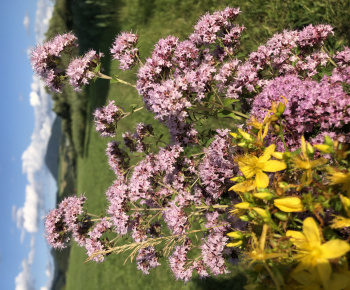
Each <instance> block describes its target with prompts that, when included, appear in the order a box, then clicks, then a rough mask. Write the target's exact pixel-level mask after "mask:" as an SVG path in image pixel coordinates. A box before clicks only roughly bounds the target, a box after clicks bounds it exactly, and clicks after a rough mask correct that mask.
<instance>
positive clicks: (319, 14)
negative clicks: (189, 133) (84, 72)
mask: <svg viewBox="0 0 350 290" xmlns="http://www.w3.org/2000/svg"><path fill="white" fill-rule="evenodd" d="M349 3H350V2H349V1H341V0H331V1H313V2H312V3H311V1H306V0H303V1H279V0H278V1H277V0H274V1H263V0H256V1H253V0H251V1H248V0H245V1H242V0H236V1H221V0H202V1H195V0H129V1H126V0H124V1H118V0H114V1H113V0H104V1H102V0H101V1H98V0H95V1H93V0H86V1H78V0H57V1H56V6H55V11H54V15H53V18H52V20H51V23H50V28H49V30H48V32H47V38H51V37H52V36H54V35H56V34H57V33H63V32H67V31H71V30H72V31H73V32H74V33H75V34H76V36H77V37H78V39H79V44H80V46H79V50H77V51H75V54H77V55H78V54H82V53H84V52H86V51H87V50H88V49H90V48H93V49H95V50H97V51H100V52H102V53H104V54H105V57H104V58H103V61H102V67H103V68H104V73H105V74H107V75H118V76H119V78H120V79H123V80H126V81H128V82H130V83H135V81H136V73H137V68H134V69H132V70H130V71H126V72H122V71H120V70H118V63H117V62H116V61H112V60H111V56H110V54H109V48H110V47H111V46H112V42H113V40H114V38H115V36H116V35H117V34H119V33H120V32H121V31H133V32H137V34H138V35H139V46H140V55H141V59H145V58H146V57H148V56H149V55H150V54H151V51H152V49H153V47H154V44H155V43H157V41H158V40H159V39H160V38H164V37H166V36H168V35H174V36H177V37H179V38H180V40H184V39H185V38H186V37H187V36H188V35H189V34H190V33H191V32H192V31H193V26H194V24H195V23H196V21H197V19H198V17H199V16H200V15H202V14H204V13H205V12H207V11H210V12H214V11H217V10H220V9H222V8H225V7H226V6H231V7H241V10H242V14H241V16H240V17H238V19H237V23H238V24H240V25H242V24H243V25H244V26H245V27H246V30H245V32H244V33H243V37H242V41H241V42H242V52H241V54H243V55H247V54H248V52H250V51H252V50H254V49H256V48H257V47H258V45H260V44H263V43H264V42H265V41H266V40H267V39H268V38H269V37H271V36H272V35H273V34H274V33H276V32H278V31H282V30H283V29H296V28H302V27H303V26H305V25H308V24H310V23H313V24H319V23H329V24H332V25H333V26H334V27H335V33H336V36H337V37H336V38H334V39H333V40H331V41H330V42H329V43H327V45H328V46H329V48H330V49H332V47H333V48H334V47H340V46H343V45H348V43H349V41H350V27H349V26H350V23H349V21H348V19H350V4H349ZM335 40H336V41H335ZM53 99H54V101H55V105H54V111H55V112H56V113H57V114H58V115H59V116H61V118H62V137H61V145H60V167H59V184H58V185H59V192H58V202H59V201H60V200H61V199H63V198H64V197H66V196H68V195H71V194H85V196H86V197H87V206H88V212H89V213H92V214H97V215H99V214H100V213H103V211H104V210H105V209H106V206H107V201H106V198H105V192H106V190H107V188H108V187H109V186H110V185H112V183H113V180H114V178H115V176H114V173H113V172H112V171H111V170H110V169H109V166H108V164H107V157H106V155H105V149H106V145H107V142H109V141H111V140H113V139H112V138H104V139H102V138H101V137H100V136H99V134H98V133H97V132H96V131H95V128H94V125H93V116H92V113H93V111H94V110H95V109H96V108H97V107H101V106H103V105H104V104H106V102H108V100H115V102H116V104H117V105H118V106H121V107H123V108H124V109H125V110H126V111H129V110H130V105H131V104H136V105H137V107H141V106H142V105H143V102H142V100H141V99H140V97H139V96H138V95H137V93H136V91H135V89H133V88H131V87H128V86H125V85H123V84H120V83H118V84H109V81H107V80H102V79H99V80H97V81H96V82H95V83H93V84H92V85H90V86H89V87H86V88H84V90H83V92H82V93H76V92H73V91H72V89H71V88H69V87H68V86H67V87H66V88H65V90H64V92H63V94H54V95H53ZM139 122H144V123H151V124H153V125H154V127H155V130H156V131H157V132H158V133H159V134H161V133H163V134H165V136H166V134H167V132H166V129H165V128H164V127H163V126H161V125H159V124H158V122H157V121H156V120H154V119H153V116H152V114H150V113H149V112H147V111H146V110H144V109H143V110H141V111H139V112H137V113H135V114H131V115H130V116H129V117H127V118H125V119H123V120H121V121H120V122H119V123H118V136H117V138H116V139H117V140H119V141H121V134H122V133H123V132H125V131H132V130H133V128H134V126H135V124H136V123H139ZM216 125H217V126H225V123H223V122H222V123H221V124H216ZM134 162H136V160H134ZM127 257H128V253H125V254H121V255H118V256H117V255H110V256H108V258H107V260H106V261H105V262H104V263H101V264H98V263H95V262H87V263H84V262H85V260H86V258H87V256H86V254H85V250H84V249H82V248H80V247H78V246H77V245H76V244H74V243H72V244H71V247H70V250H69V249H68V250H65V251H62V252H57V254H56V278H57V280H59V281H60V283H56V284H54V286H53V288H54V289H66V290H79V289H104V290H108V289H146V290H147V289H152V290H155V289H231V290H232V289H243V285H244V282H245V278H244V276H243V274H242V272H241V271H240V269H239V268H238V267H237V266H234V265H230V266H229V268H230V270H231V274H229V275H222V276H218V277H211V278H209V279H206V280H202V281H201V280H199V279H196V278H194V279H193V280H192V281H191V282H189V283H187V284H186V285H184V283H183V282H181V281H175V280H174V278H173V276H172V273H171V270H170V267H169V265H168V262H167V259H166V258H162V259H161V260H160V263H161V264H162V266H160V267H158V268H156V269H154V270H152V271H151V273H150V275H142V273H141V271H139V270H137V269H136V264H135V262H134V261H133V262H130V260H128V261H127V262H126V263H125V264H124V262H125V260H126V259H127Z"/></svg>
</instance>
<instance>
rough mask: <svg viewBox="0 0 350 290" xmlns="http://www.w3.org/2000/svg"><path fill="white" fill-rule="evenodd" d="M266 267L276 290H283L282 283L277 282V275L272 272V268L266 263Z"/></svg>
mask: <svg viewBox="0 0 350 290" xmlns="http://www.w3.org/2000/svg"><path fill="white" fill-rule="evenodd" d="M264 266H265V269H266V270H267V272H268V273H269V274H270V276H271V278H272V280H273V282H274V283H275V285H276V289H277V290H280V289H281V287H280V283H279V282H278V281H277V279H276V277H275V275H274V274H273V272H272V270H271V269H270V267H269V266H268V265H267V264H266V263H264Z"/></svg>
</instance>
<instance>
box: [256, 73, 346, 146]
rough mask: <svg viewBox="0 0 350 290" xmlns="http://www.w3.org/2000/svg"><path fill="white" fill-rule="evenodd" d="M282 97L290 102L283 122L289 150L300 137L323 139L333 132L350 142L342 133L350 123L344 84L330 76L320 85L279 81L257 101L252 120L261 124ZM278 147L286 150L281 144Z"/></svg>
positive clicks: (295, 79) (292, 78)
mask: <svg viewBox="0 0 350 290" xmlns="http://www.w3.org/2000/svg"><path fill="white" fill-rule="evenodd" d="M281 96H284V97H285V98H286V99H287V101H288V102H287V107H286V110H285V111H284V113H283V119H284V120H285V125H286V128H287V130H285V133H286V135H285V139H286V142H287V144H288V146H289V149H295V148H297V147H298V146H299V145H300V144H299V140H300V138H301V135H304V134H312V133H313V132H318V134H322V133H323V135H324V133H328V134H329V133H330V132H333V133H334V135H335V138H336V139H339V141H342V142H344V141H349V140H350V134H349V133H343V132H342V128H343V127H344V125H347V124H349V123H350V96H349V95H347V94H346V93H345V92H344V90H343V86H342V83H341V82H334V80H332V77H327V76H324V77H323V78H322V80H321V82H317V81H314V80H301V79H299V78H298V77H297V76H294V75H289V76H285V77H279V78H276V79H274V80H271V81H270V82H269V83H268V84H267V85H266V87H265V88H264V90H263V91H262V92H261V93H260V94H258V95H257V96H256V97H255V99H254V101H253V105H252V110H251V114H252V116H254V117H256V118H258V119H259V120H262V119H263V117H264V116H265V114H266V113H265V112H266V110H268V109H269V108H271V105H272V101H274V102H275V103H279V102H283V100H282V98H281ZM323 135H322V136H323ZM312 137H316V135H313V136H312ZM279 147H280V149H282V148H283V146H282V144H281V142H279Z"/></svg>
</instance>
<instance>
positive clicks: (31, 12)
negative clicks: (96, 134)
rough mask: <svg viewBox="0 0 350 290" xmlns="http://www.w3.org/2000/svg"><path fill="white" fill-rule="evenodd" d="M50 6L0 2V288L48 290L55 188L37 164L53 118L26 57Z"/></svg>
mask: <svg viewBox="0 0 350 290" xmlns="http://www.w3.org/2000/svg"><path fill="white" fill-rule="evenodd" d="M52 5H53V3H52V1H50V0H11V1H5V0H1V3H0V13H1V18H0V21H1V28H2V29H1V30H0V34H1V35H0V36H1V48H0V49H1V54H0V55H1V64H2V65H1V68H2V69H1V78H0V79H1V88H2V93H1V98H2V102H1V103H2V107H1V109H2V110H1V114H0V132H1V136H2V142H1V145H0V146H1V150H0V181H1V185H2V187H1V194H0V212H1V219H0V225H1V228H2V239H0V281H1V282H0V288H1V289H16V290H17V289H18V290H20V289H40V290H45V289H49V287H50V282H51V277H52V276H51V275H52V272H53V268H52V261H51V260H50V255H49V251H50V249H49V247H48V246H47V244H46V242H45V240H44V238H43V221H42V218H43V216H44V214H45V212H47V211H48V209H50V208H52V207H54V198H55V192H56V185H55V184H54V180H53V178H52V177H51V176H50V174H49V173H48V171H47V170H46V168H45V165H44V162H43V158H44V154H45V152H46V145H47V140H48V138H49V137H50V132H51V131H50V129H51V124H52V122H53V119H54V115H53V113H52V112H51V100H50V97H49V96H48V95H47V94H46V93H45V90H44V89H43V87H42V85H41V84H40V81H39V79H38V78H36V77H33V72H32V69H31V67H30V63H29V59H28V51H29V49H30V48H32V47H34V46H35V44H36V43H37V42H42V40H43V33H44V32H45V31H46V28H47V24H48V20H49V18H50V15H51V13H52Z"/></svg>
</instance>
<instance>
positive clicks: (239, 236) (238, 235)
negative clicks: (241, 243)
mask: <svg viewBox="0 0 350 290" xmlns="http://www.w3.org/2000/svg"><path fill="white" fill-rule="evenodd" d="M226 236H228V237H230V238H234V239H239V240H240V239H242V238H243V234H242V233H241V232H239V231H236V232H230V233H227V234H226Z"/></svg>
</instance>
